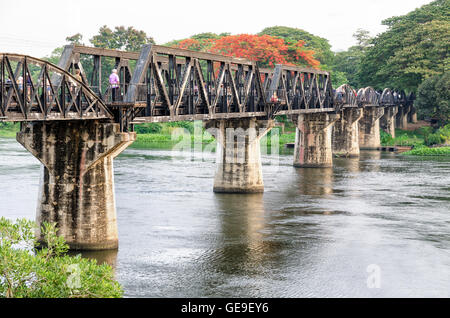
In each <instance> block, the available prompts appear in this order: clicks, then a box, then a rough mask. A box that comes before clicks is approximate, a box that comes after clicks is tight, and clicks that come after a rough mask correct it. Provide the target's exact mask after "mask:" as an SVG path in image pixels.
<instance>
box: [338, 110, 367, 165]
mask: <svg viewBox="0 0 450 318" xmlns="http://www.w3.org/2000/svg"><path fill="white" fill-rule="evenodd" d="M362 115H363V110H362V109H360V108H344V109H343V110H342V111H341V113H340V119H339V120H338V121H336V123H334V127H333V136H332V143H333V154H334V155H337V156H345V157H358V156H359V128H358V122H359V120H360V119H361V118H362Z"/></svg>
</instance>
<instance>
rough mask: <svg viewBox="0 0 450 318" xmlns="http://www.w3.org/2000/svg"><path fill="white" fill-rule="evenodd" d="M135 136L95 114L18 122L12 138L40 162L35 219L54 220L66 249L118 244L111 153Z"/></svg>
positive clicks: (99, 248)
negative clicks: (88, 117) (84, 117)
mask: <svg viewBox="0 0 450 318" xmlns="http://www.w3.org/2000/svg"><path fill="white" fill-rule="evenodd" d="M135 139H136V134H135V133H121V132H120V129H119V124H111V123H102V122H100V121H97V120H83V121H58V122H29V123H23V124H22V127H21V131H20V132H18V133H17V141H18V142H19V143H21V144H22V145H23V146H24V147H25V148H26V149H27V150H28V151H29V152H31V153H32V154H33V155H34V156H35V157H36V158H37V159H38V160H39V161H40V162H41V163H42V164H43V171H42V174H41V183H40V193H39V202H38V207H37V223H38V225H39V226H40V225H41V224H42V223H43V222H55V223H56V225H57V227H58V229H59V235H62V236H63V237H64V238H65V239H66V241H67V243H68V245H69V247H70V249H74V250H105V249H117V248H118V236H117V221H116V207H115V200H114V173H113V158H114V157H116V156H117V155H118V154H120V153H121V152H122V151H123V150H124V149H125V148H127V147H128V146H129V145H130V144H131V143H133V141H134V140H135ZM37 237H38V238H39V239H40V240H42V237H41V233H40V231H39V230H38V231H37Z"/></svg>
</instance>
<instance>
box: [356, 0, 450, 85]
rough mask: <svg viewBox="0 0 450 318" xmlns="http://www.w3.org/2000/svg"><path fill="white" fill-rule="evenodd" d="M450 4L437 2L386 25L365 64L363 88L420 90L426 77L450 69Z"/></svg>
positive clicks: (360, 73)
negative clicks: (386, 28)
mask: <svg viewBox="0 0 450 318" xmlns="http://www.w3.org/2000/svg"><path fill="white" fill-rule="evenodd" d="M449 19H450V1H449V0H436V1H433V2H431V3H429V4H427V5H424V6H422V7H421V8H419V9H416V10H414V11H412V12H410V13H408V14H407V15H404V16H398V17H392V18H389V19H387V20H384V21H383V22H382V23H383V24H384V25H386V26H388V30H387V31H386V32H384V33H382V34H380V35H378V36H377V37H376V38H375V39H374V40H373V41H372V44H373V47H371V48H369V49H368V50H367V54H366V55H365V56H364V58H363V59H362V61H361V64H360V67H359V71H358V77H359V79H360V81H361V84H363V86H373V87H375V88H376V89H382V88H384V87H393V88H402V89H404V90H406V91H416V89H417V87H418V86H419V84H420V83H421V82H422V81H423V79H424V78H427V77H429V76H432V75H436V74H442V73H444V72H445V71H448V69H449V62H450V58H449V47H448V45H449V41H450V23H449Z"/></svg>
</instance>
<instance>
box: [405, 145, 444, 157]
mask: <svg viewBox="0 0 450 318" xmlns="http://www.w3.org/2000/svg"><path fill="white" fill-rule="evenodd" d="M402 155H404V156H450V147H437V148H430V147H426V146H423V147H418V148H414V149H412V150H410V151H407V152H404V153H402Z"/></svg>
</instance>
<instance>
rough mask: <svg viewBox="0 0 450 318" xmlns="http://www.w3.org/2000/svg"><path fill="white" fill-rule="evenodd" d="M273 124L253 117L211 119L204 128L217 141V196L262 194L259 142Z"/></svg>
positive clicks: (215, 181) (215, 183)
mask: <svg viewBox="0 0 450 318" xmlns="http://www.w3.org/2000/svg"><path fill="white" fill-rule="evenodd" d="M273 125H274V123H273V121H266V120H256V119H255V118H245V119H228V120H213V121H209V122H208V123H207V124H206V127H207V128H208V129H209V131H211V128H215V133H213V134H214V135H215V137H216V139H217V150H216V153H217V161H216V165H217V170H216V175H215V178H214V192H216V193H259V192H264V182H263V176H262V166H261V152H260V140H261V138H262V137H264V135H265V134H267V132H269V131H270V129H272V127H273Z"/></svg>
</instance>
